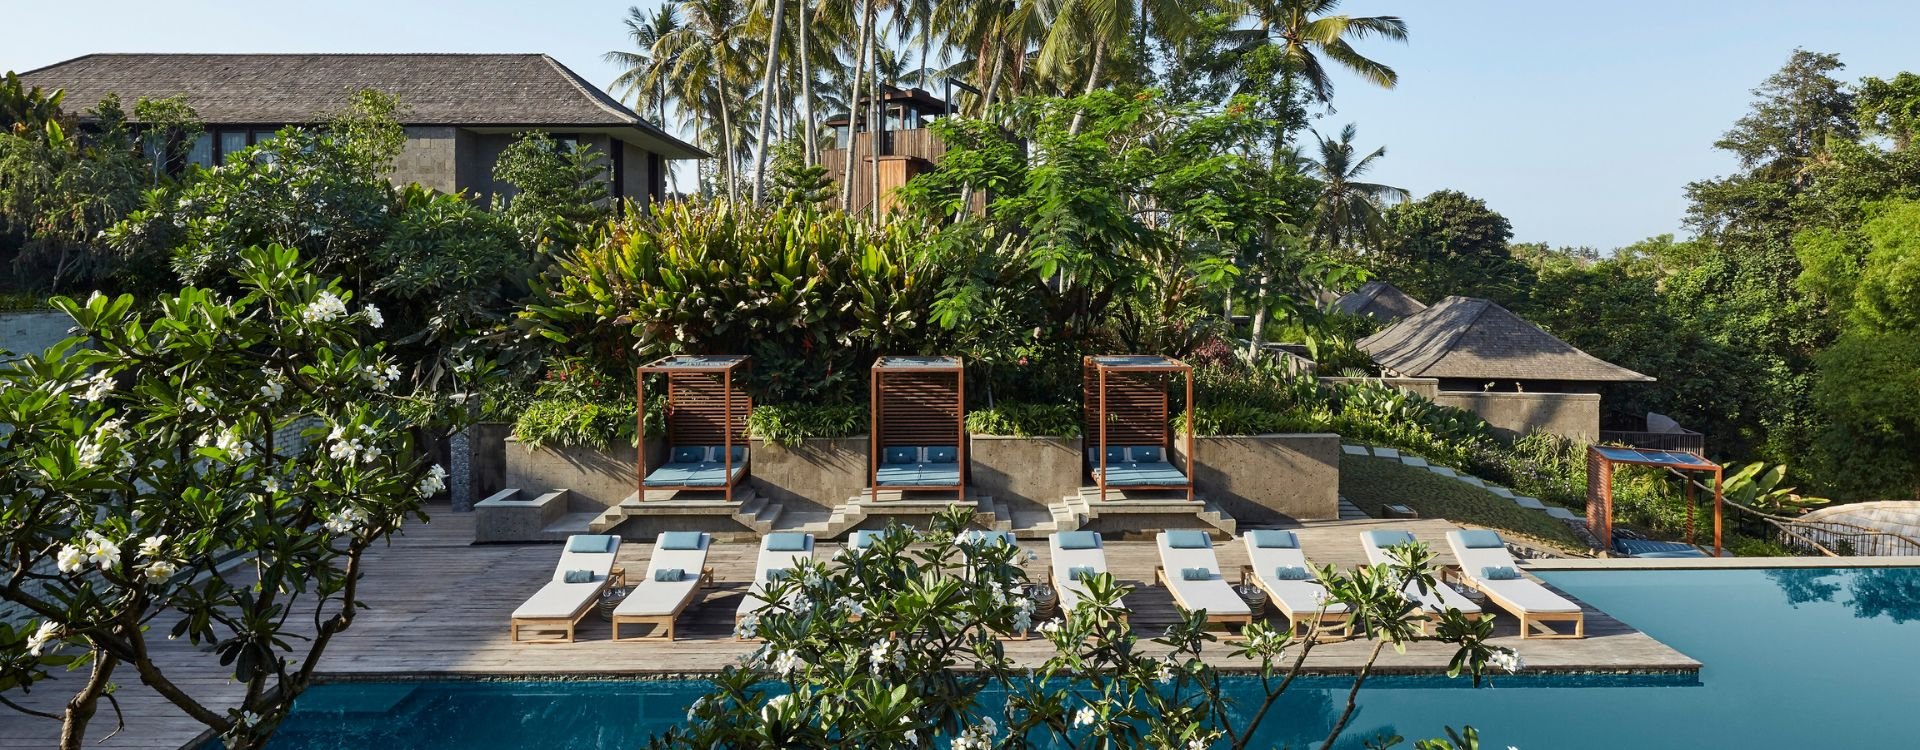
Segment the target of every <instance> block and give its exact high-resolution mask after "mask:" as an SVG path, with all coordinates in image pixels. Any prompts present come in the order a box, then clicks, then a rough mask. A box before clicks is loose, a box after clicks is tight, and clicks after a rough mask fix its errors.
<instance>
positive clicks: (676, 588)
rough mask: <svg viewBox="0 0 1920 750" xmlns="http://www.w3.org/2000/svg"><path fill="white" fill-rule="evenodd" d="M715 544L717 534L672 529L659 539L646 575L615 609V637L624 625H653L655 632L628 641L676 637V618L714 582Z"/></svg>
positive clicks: (616, 638)
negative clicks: (710, 560) (711, 558)
mask: <svg viewBox="0 0 1920 750" xmlns="http://www.w3.org/2000/svg"><path fill="white" fill-rule="evenodd" d="M712 546H713V535H711V534H707V533H705V532H700V531H669V532H665V533H662V534H661V535H660V536H659V537H658V538H656V539H655V540H654V543H653V556H652V557H651V558H650V559H649V560H648V561H647V574H646V576H644V577H642V578H641V579H640V580H639V582H638V583H635V584H634V587H633V590H632V591H630V592H628V593H627V598H626V599H625V600H623V601H621V602H620V606H619V607H616V608H614V610H613V639H614V640H616V641H617V640H620V626H621V625H622V624H627V625H641V624H650V625H653V626H654V629H653V632H652V633H651V634H649V635H647V636H643V637H640V638H628V639H627V640H630V641H639V640H652V639H656V638H662V637H664V638H665V639H666V640H669V641H671V640H673V623H674V621H675V620H677V619H679V617H680V613H681V612H683V611H685V610H686V608H687V606H688V605H690V604H692V603H693V600H694V599H696V598H698V597H699V594H700V590H701V589H704V588H706V587H708V586H712V585H713V569H712V568H709V567H707V550H708V549H709V548H711V547H712Z"/></svg>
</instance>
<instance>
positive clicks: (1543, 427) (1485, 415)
mask: <svg viewBox="0 0 1920 750" xmlns="http://www.w3.org/2000/svg"><path fill="white" fill-rule="evenodd" d="M1434 402H1435V403H1438V404H1441V405H1443V406H1452V407H1457V408H1461V409H1466V410H1467V411H1470V412H1473V413H1475V414H1478V415H1480V418H1481V419H1484V420H1486V422H1487V424H1490V425H1493V428H1494V430H1495V431H1496V432H1499V433H1501V434H1503V435H1505V436H1507V437H1525V436H1527V435H1530V434H1532V433H1535V432H1550V433H1553V434H1555V435H1559V436H1561V437H1568V438H1574V439H1577V440H1584V441H1587V442H1592V441H1594V440H1595V439H1597V438H1598V437H1599V436H1600V396H1599V395H1597V394H1592V393H1507V392H1489V393H1480V392H1472V391H1441V392H1440V394H1439V395H1438V396H1437V397H1436V398H1434Z"/></svg>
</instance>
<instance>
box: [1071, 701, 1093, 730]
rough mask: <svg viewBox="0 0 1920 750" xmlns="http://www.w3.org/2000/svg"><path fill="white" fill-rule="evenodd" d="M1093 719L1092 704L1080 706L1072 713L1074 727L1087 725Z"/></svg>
mask: <svg viewBox="0 0 1920 750" xmlns="http://www.w3.org/2000/svg"><path fill="white" fill-rule="evenodd" d="M1093 720H1094V713H1093V707H1092V706H1086V707H1084V708H1081V709H1080V710H1079V711H1076V712H1074V714H1073V725H1074V726H1076V727H1084V726H1088V725H1090V724H1092V723H1093Z"/></svg>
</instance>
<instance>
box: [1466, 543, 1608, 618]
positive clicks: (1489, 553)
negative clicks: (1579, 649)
mask: <svg viewBox="0 0 1920 750" xmlns="http://www.w3.org/2000/svg"><path fill="white" fill-rule="evenodd" d="M1447 545H1448V546H1450V547H1452V548H1453V556H1454V558H1455V559H1457V560H1459V561H1460V575H1461V578H1462V579H1463V580H1465V581H1466V582H1467V585H1469V586H1472V587H1474V588H1476V589H1479V590H1480V592H1481V593H1484V594H1486V595H1487V600H1488V601H1491V602H1493V603H1494V604H1497V605H1500V608H1501V609H1504V610H1506V611H1508V612H1512V613H1513V614H1514V616H1515V617H1518V618H1520V637H1521V638H1585V637H1586V636H1587V629H1586V628H1587V625H1586V616H1585V615H1584V614H1583V613H1582V612H1581V611H1580V605H1578V604H1574V603H1573V602H1571V601H1568V600H1567V598H1566V597H1564V596H1561V595H1559V594H1556V593H1553V592H1552V591H1549V590H1547V587H1545V586H1542V585H1540V584H1539V583H1538V582H1536V581H1534V580H1532V579H1530V578H1527V577H1526V576H1525V575H1523V574H1521V573H1520V572H1519V570H1520V568H1519V566H1517V565H1515V564H1514V561H1513V555H1511V554H1509V553H1508V552H1507V545H1506V543H1505V542H1503V541H1501V539H1500V535H1499V534H1497V533H1494V532H1492V531H1488V530H1485V529H1474V530H1471V531H1449V532H1447ZM1509 573H1511V577H1508V574H1509ZM1551 622H1560V623H1564V622H1571V623H1573V632H1572V633H1562V632H1560V631H1557V630H1554V629H1553V628H1552V627H1550V626H1548V625H1547V623H1551ZM1535 630H1538V631H1539V633H1538V634H1536V633H1534V631H1535Z"/></svg>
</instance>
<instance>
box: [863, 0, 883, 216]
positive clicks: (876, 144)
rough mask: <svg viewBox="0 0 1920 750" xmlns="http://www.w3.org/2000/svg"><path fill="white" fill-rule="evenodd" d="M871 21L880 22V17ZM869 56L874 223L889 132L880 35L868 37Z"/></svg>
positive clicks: (870, 187) (869, 177) (869, 173)
mask: <svg viewBox="0 0 1920 750" xmlns="http://www.w3.org/2000/svg"><path fill="white" fill-rule="evenodd" d="M867 8H868V12H869V13H873V14H875V15H878V13H879V9H877V8H874V7H873V6H872V4H869V5H868V6H867ZM870 23H875V24H877V23H879V21H878V19H875V20H874V21H871V22H870ZM867 46H868V49H867V58H868V59H870V60H872V61H873V75H872V76H869V77H868V78H867V87H868V88H867V113H868V114H867V132H868V133H870V134H871V135H869V136H868V137H867V153H868V154H870V155H872V157H873V164H872V166H871V167H870V168H868V169H867V197H868V200H867V205H868V207H870V208H872V209H873V223H875V224H878V223H880V139H881V137H882V136H885V135H886V133H887V122H886V119H885V118H884V115H883V112H882V109H881V108H882V105H883V104H884V103H883V102H882V101H881V99H880V35H879V34H872V35H869V36H868V37H867Z"/></svg>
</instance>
